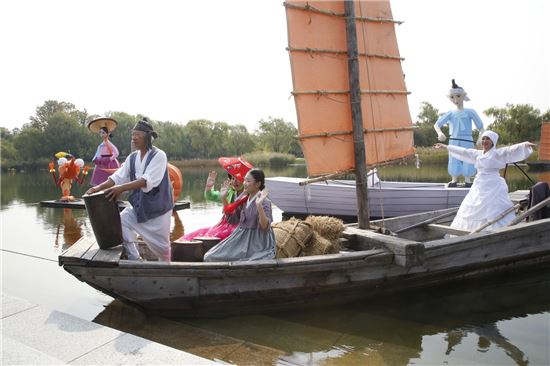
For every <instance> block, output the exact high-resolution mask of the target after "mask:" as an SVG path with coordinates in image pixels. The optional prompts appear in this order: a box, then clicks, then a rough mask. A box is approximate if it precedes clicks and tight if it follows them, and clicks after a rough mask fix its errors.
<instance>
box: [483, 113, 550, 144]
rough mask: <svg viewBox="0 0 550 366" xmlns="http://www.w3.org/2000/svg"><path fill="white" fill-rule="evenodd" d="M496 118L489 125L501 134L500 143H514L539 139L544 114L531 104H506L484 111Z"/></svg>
mask: <svg viewBox="0 0 550 366" xmlns="http://www.w3.org/2000/svg"><path fill="white" fill-rule="evenodd" d="M483 113H485V115H487V116H489V117H493V118H494V122H493V123H491V124H490V125H489V126H488V127H490V129H491V130H493V131H495V132H496V133H498V134H499V141H498V142H499V144H512V143H517V142H521V141H527V140H528V141H538V140H539V139H540V129H541V124H542V121H543V117H544V116H547V115H548V116H550V111H547V112H546V113H545V114H544V115H541V113H540V111H539V110H538V109H536V108H533V107H532V106H531V105H529V104H506V107H505V108H497V107H492V108H489V109H487V110H486V111H484V112H483Z"/></svg>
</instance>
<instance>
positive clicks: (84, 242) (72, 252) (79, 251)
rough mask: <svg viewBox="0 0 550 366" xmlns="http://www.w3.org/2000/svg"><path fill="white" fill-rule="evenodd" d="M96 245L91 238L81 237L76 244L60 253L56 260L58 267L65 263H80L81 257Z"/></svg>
mask: <svg viewBox="0 0 550 366" xmlns="http://www.w3.org/2000/svg"><path fill="white" fill-rule="evenodd" d="M94 244H96V245H97V243H96V241H95V238H94V237H93V236H83V237H82V238H80V239H78V241H77V242H76V243H74V244H73V245H71V246H70V247H69V249H67V250H66V251H64V252H63V253H61V255H60V256H59V258H58V261H59V265H60V266H62V265H63V263H65V262H74V261H80V260H81V257H82V256H83V255H84V254H86V252H87V251H88V250H89V249H90V248H91V247H92V246H93V245H94Z"/></svg>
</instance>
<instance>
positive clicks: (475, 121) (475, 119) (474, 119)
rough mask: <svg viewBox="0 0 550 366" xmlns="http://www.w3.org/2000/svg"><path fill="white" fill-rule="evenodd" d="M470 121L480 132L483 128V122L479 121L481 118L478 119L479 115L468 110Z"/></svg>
mask: <svg viewBox="0 0 550 366" xmlns="http://www.w3.org/2000/svg"><path fill="white" fill-rule="evenodd" d="M470 113H471V117H472V121H474V124H475V125H476V127H477V129H478V130H480V129H482V128H483V122H482V121H481V118H479V115H478V114H477V112H476V111H474V110H473V109H470Z"/></svg>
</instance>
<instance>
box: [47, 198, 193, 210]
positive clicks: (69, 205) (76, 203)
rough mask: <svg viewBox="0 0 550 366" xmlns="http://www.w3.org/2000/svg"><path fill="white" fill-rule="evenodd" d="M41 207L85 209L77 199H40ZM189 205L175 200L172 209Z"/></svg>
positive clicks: (120, 206)
mask: <svg viewBox="0 0 550 366" xmlns="http://www.w3.org/2000/svg"><path fill="white" fill-rule="evenodd" d="M117 203H118V209H119V210H120V211H122V210H124V209H125V208H126V207H127V206H128V205H129V203H128V202H127V201H118V202H117ZM40 206H41V207H53V208H73V209H81V210H83V209H85V208H86V206H85V205H84V200H82V199H78V200H76V201H73V202H66V201H60V200H49V201H40ZM190 207H191V203H189V202H188V201H176V203H175V204H174V211H179V210H185V209H188V208H190Z"/></svg>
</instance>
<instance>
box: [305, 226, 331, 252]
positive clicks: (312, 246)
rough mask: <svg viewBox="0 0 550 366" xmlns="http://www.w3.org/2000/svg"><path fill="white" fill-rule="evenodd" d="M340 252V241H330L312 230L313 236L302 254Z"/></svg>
mask: <svg viewBox="0 0 550 366" xmlns="http://www.w3.org/2000/svg"><path fill="white" fill-rule="evenodd" d="M339 252H340V243H339V242H338V241H337V240H335V241H330V240H328V239H327V238H325V237H323V236H322V235H321V234H319V233H317V232H316V231H314V232H313V236H312V237H311V240H310V241H309V243H308V245H307V246H306V248H305V251H304V252H303V254H302V255H303V256H308V255H321V254H336V253H339Z"/></svg>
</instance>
